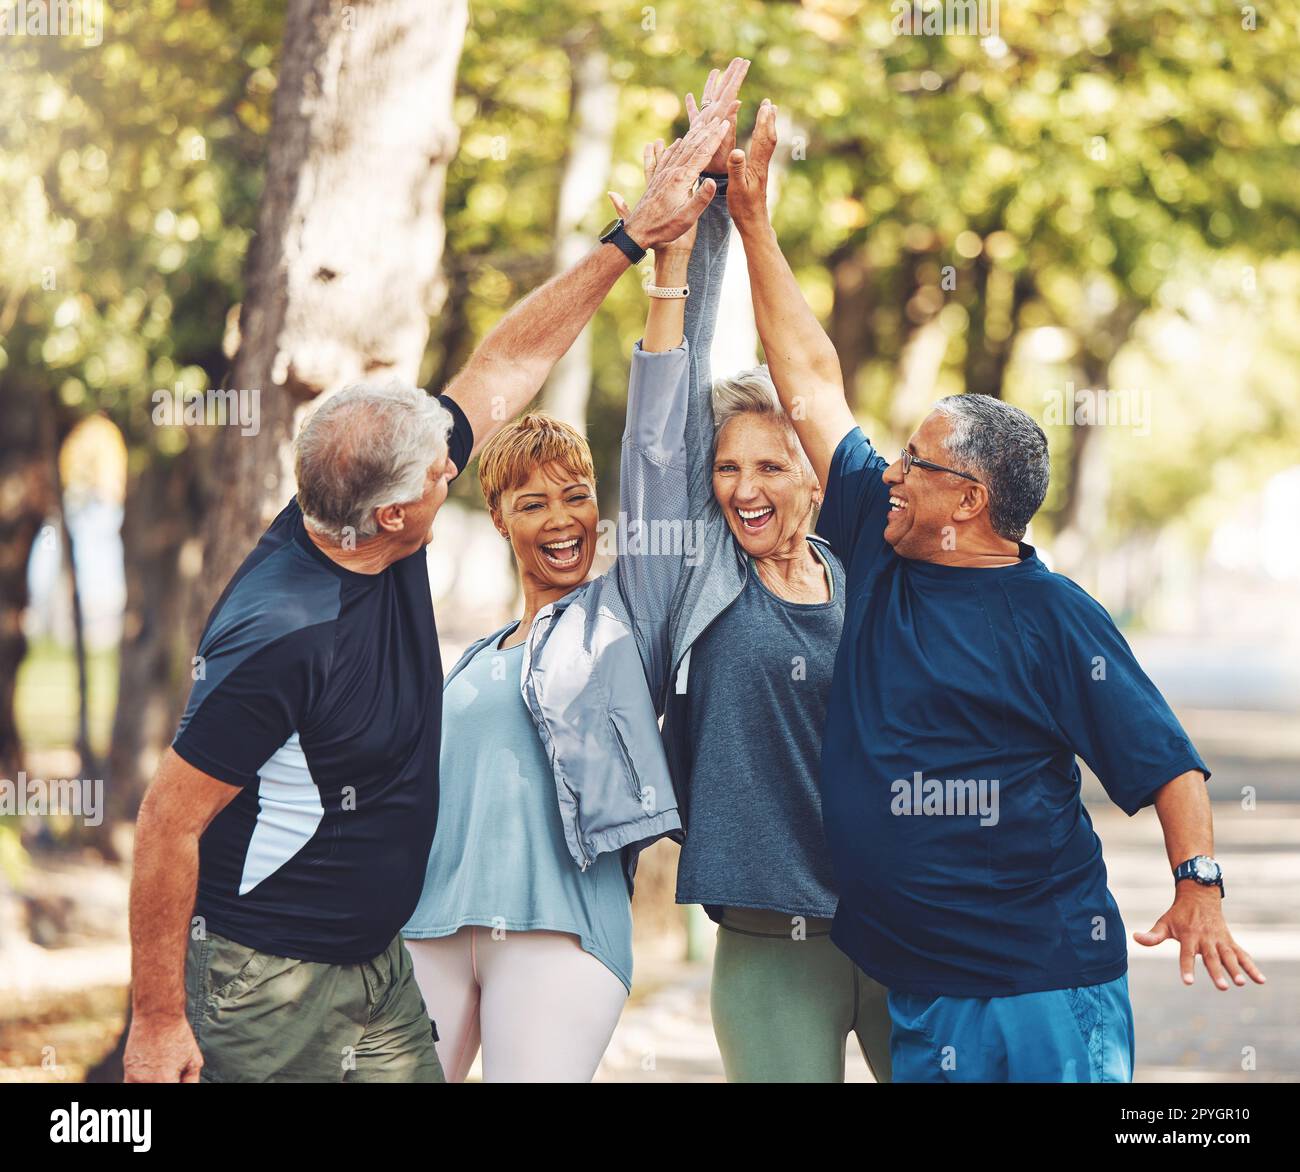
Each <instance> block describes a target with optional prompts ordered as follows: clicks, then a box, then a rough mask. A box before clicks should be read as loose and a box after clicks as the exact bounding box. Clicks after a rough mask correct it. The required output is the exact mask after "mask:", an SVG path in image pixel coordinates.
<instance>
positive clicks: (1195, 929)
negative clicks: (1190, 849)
mask: <svg viewBox="0 0 1300 1172" xmlns="http://www.w3.org/2000/svg"><path fill="white" fill-rule="evenodd" d="M1184 886H1185V887H1186V888H1187V890H1185V891H1179V892H1178V894H1177V895H1176V896H1175V897H1174V903H1173V906H1172V907H1171V908H1170V909H1169V910H1168V911H1167V912H1165V914H1164V915H1163V916H1161V917H1160V918H1159V919H1158V920H1157V921H1156V922H1155V923H1154V924H1153V925H1152V927H1151V930H1150V931H1149V932H1134V933H1133V939H1134V940H1136V941H1137V942H1138V943H1139V944H1142V945H1144V946H1145V947H1147V948H1154V947H1155V946H1156V945H1157V944H1162V943H1163V942H1164V941H1166V940H1177V941H1178V944H1179V948H1180V951H1179V957H1178V966H1179V968H1181V969H1182V974H1183V984H1184V985H1190V984H1191V983H1192V980H1193V973H1194V972H1195V970H1196V957H1197V955H1198V954H1199V955H1200V958H1201V960H1202V961H1203V962H1204V964H1205V971H1206V972H1207V973H1209V974H1210V980H1212V981H1213V982H1214V984H1215V986H1216V987H1217V988H1218V989H1220V990H1226V989H1229V988H1231V985H1230V984H1229V978H1231V982H1232V984H1235V985H1244V984H1245V983H1246V977H1247V976H1249V977H1250V979H1251V980H1252V981H1254V982H1255V984H1257V985H1262V984H1263V983H1264V974H1263V973H1262V972H1260V971H1259V966H1258V965H1257V964H1256V963H1255V962H1254V960H1252V959H1251V956H1250V953H1248V952H1247V951H1246V950H1245V949H1244V948H1242V946H1241V945H1240V944H1238V943H1237V942H1236V941H1235V940H1234V939H1233V938H1232V933H1231V932H1229V931H1228V925H1227V923H1226V921H1225V920H1224V918H1223V911H1222V909H1221V908H1220V906H1219V903H1220V896H1219V892H1218V889H1217V888H1214V887H1200V888H1192V887H1191V885H1190V884H1184Z"/></svg>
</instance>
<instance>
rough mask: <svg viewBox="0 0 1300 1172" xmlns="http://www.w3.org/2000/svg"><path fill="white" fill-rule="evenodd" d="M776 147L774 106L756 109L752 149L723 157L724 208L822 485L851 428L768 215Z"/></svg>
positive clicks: (834, 362) (834, 374)
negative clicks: (739, 243) (725, 174)
mask: <svg viewBox="0 0 1300 1172" xmlns="http://www.w3.org/2000/svg"><path fill="white" fill-rule="evenodd" d="M775 149H776V107H775V106H773V105H772V103H771V102H769V101H767V100H766V99H765V100H764V101H763V104H762V105H761V106H760V107H759V111H758V120H757V122H756V124H755V126H754V135H753V138H752V139H751V140H750V144H749V153H748V155H746V153H745V152H744V151H740V150H735V151H732V152H731V156H730V158H729V159H728V161H727V170H728V182H727V206H728V208H729V209H730V211H731V218H732V220H733V221H734V222H735V224H736V228H737V230H738V231H739V233H740V238H741V240H742V242H743V243H744V245H745V260H746V263H747V264H748V265H749V280H750V285H751V289H752V296H753V299H754V318H755V321H756V323H757V325H758V336H759V339H760V340H761V341H762V343H763V352H764V354H765V355H766V357H767V365H768V370H769V371H770V372H771V375H772V382H773V383H774V384H775V386H776V389H777V393H778V394H779V395H780V397H781V404H782V406H783V407H785V409H786V411H787V412H788V413H789V415H790V418H791V420H792V421H793V423H794V428H795V432H796V433H797V434H798V436H799V442H800V443H801V444H802V445H803V449H804V451H805V452H806V453H807V454H808V458H809V460H811V461H812V466H813V469H814V470H815V471H816V473H817V479H818V480H820V481H821V483H822V485H823V486H824V485H825V484H826V482H827V478H828V475H829V472H830V466H831V459H832V457H833V456H834V455H835V449H836V448H837V447H838V446H839V443H840V440H842V439H843V438H844V437H845V435H847V434H848V432H850V431H851V430H852V429H853V427H854V426H855V420H854V418H853V413H852V412H851V411H850V410H849V405H848V401H847V400H846V399H845V396H844V380H843V377H842V375H841V373H840V361H839V357H838V355H837V354H836V353H835V347H834V346H833V345H832V344H831V340H830V338H828V337H827V336H826V331H825V330H823V329H822V327H821V324H820V323H819V322H818V321H817V318H816V316H815V315H814V314H813V311H812V309H811V308H809V306H808V302H807V301H805V300H804V296H803V293H802V291H801V290H800V289H799V283H798V282H797V281H796V280H795V279H794V273H792V272H791V271H790V265H789V263H788V262H787V261H786V259H785V257H784V256H783V255H782V253H781V248H780V246H779V245H778V243H777V239H776V233H775V232H774V231H773V230H772V225H771V222H770V221H769V219H768V214H767V171H768V165H769V164H770V162H771V160H772V153H773V151H775Z"/></svg>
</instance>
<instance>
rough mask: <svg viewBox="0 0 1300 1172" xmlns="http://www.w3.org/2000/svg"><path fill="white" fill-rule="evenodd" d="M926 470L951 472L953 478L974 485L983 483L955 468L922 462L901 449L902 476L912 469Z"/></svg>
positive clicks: (927, 461)
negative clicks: (959, 478)
mask: <svg viewBox="0 0 1300 1172" xmlns="http://www.w3.org/2000/svg"><path fill="white" fill-rule="evenodd" d="M913 466H915V467H917V468H928V469H929V470H930V471H931V472H951V473H952V474H953V475H954V476H960V477H961V478H962V479H963V480H973V481H974V482H975V483H976V484H983V483H984V482H983V481H982V480H980V479H979V478H978V477H976V476H972V475H971V474H970V473H969V472H958V471H957V469H956V468H945V467H944V466H943V465H942V464H933V463H931V462H930V461H929V460H922V459H921V457H920V456H914V455H912V453H911V452H909V451H908V450H907V449H906V448H904V449H903V475H904V476H906V475H907V474H908V472H910V471H911V469H912V467H913Z"/></svg>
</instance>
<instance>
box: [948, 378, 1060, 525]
mask: <svg viewBox="0 0 1300 1172" xmlns="http://www.w3.org/2000/svg"><path fill="white" fill-rule="evenodd" d="M934 409H935V410H936V411H938V412H939V414H940V415H943V416H945V417H946V418H947V420H948V429H949V430H948V440H947V444H946V446H947V449H948V454H949V456H951V457H952V461H953V463H954V464H956V466H957V467H958V468H960V469H961V470H962V471H963V472H970V473H973V474H974V475H976V476H978V477H979V478H980V479H981V480H982V481H983V482H984V484H985V486H986V487H987V488H988V490H989V521H990V522H991V523H992V525H993V532H994V533H996V534H997V535H998V536H999V537H1005V538H1006V539H1007V540H1008V541H1019V540H1020V539H1021V538H1022V537H1024V535H1025V530H1026V529H1027V528H1029V522H1030V521H1031V520H1033V516H1034V514H1035V513H1036V512H1038V510H1039V507H1040V506H1041V505H1042V503H1043V498H1044V497H1046V496H1047V481H1048V477H1049V475H1050V473H1051V461H1050V459H1049V457H1048V453H1047V436H1045V435H1044V434H1043V429H1042V428H1041V427H1039V426H1038V424H1037V423H1035V422H1034V421H1033V419H1031V418H1030V417H1029V416H1028V415H1026V414H1025V412H1023V411H1021V410H1020V408H1019V407H1013V406H1011V404H1010V403H1004V402H1002V400H1001V399H994V398H993V397H992V396H990V395H975V394H967V395H949V396H948V397H947V398H946V399H940V400H939V401H938V402H937V403H936V404H935V405H934Z"/></svg>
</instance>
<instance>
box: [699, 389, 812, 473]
mask: <svg viewBox="0 0 1300 1172" xmlns="http://www.w3.org/2000/svg"><path fill="white" fill-rule="evenodd" d="M738 415H765V416H767V417H769V418H770V419H774V420H775V421H776V422H777V423H778V424H780V426H781V429H782V430H783V431H784V432H785V433H786V434H787V435H788V436H789V438H790V446H791V447H792V448H793V450H794V453H795V458H796V459H797V460H798V461H799V465H800V467H801V468H803V471H804V475H805V476H807V477H808V479H809V480H814V479H816V473H815V472H814V471H813V466H812V462H811V461H810V460H809V459H808V456H807V454H806V453H805V452H804V450H803V445H802V444H801V443H800V442H799V436H798V434H797V433H796V432H795V430H794V423H793V422H792V421H791V419H790V416H789V414H788V412H787V411H786V409H785V408H784V407H782V406H781V399H780V396H778V395H777V393H776V386H775V385H774V384H773V382H772V376H771V375H770V374H769V373H768V370H767V367H766V366H755V367H754V368H753V369H751V370H742V371H740V373H738V374H733V375H732V376H731V377H730V378H720V379H717V380H715V381H714V383H713V441H714V444H715V445H716V443H717V440H718V436H719V435H720V434H721V433H722V429H723V428H724V427H726V425H727V424H728V423H730V422H731V421H732V420H733V419H735V418H736V417H737V416H738Z"/></svg>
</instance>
